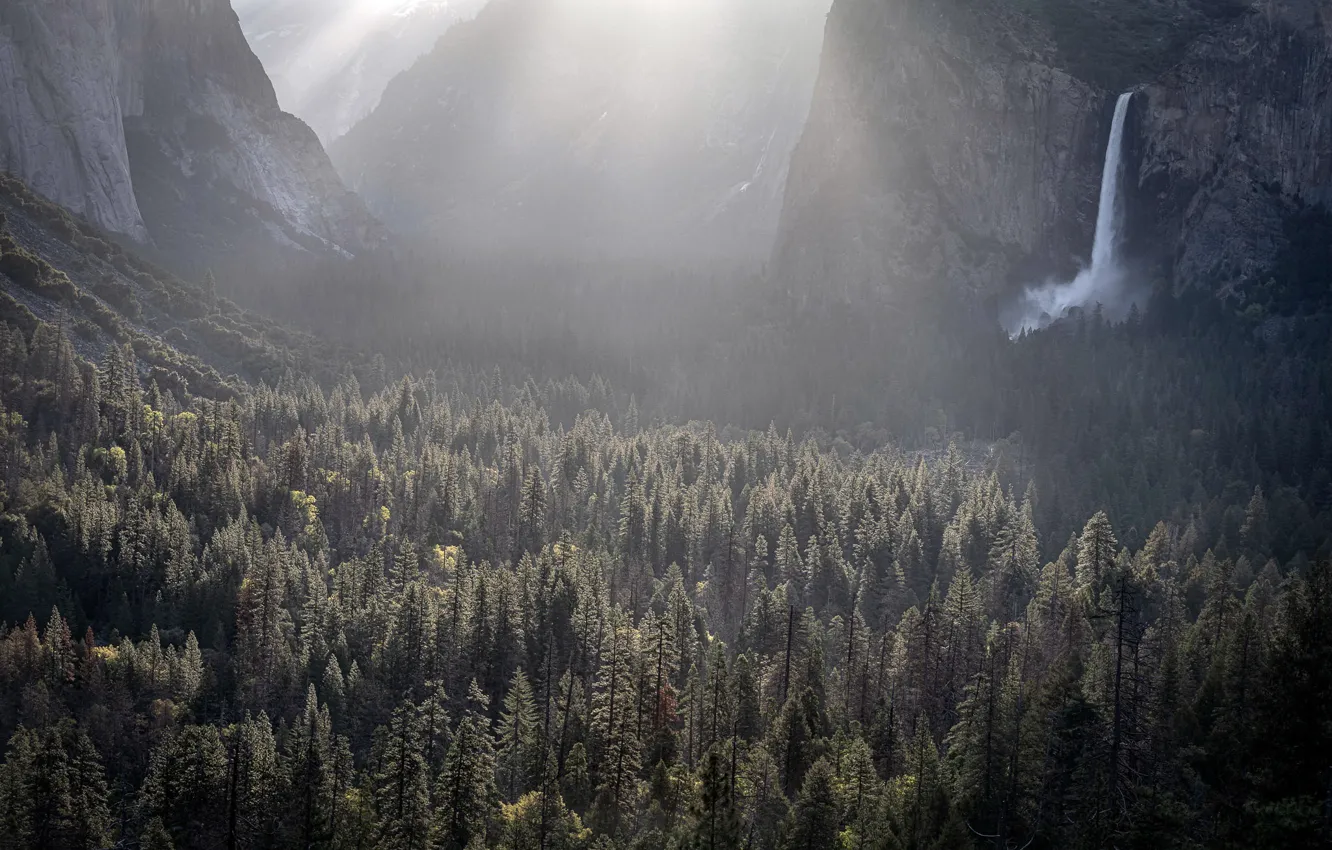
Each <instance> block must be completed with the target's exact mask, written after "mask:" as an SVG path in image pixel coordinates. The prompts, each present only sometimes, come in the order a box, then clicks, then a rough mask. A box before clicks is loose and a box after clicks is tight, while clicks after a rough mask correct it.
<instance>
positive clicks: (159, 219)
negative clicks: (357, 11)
mask: <svg viewBox="0 0 1332 850" xmlns="http://www.w3.org/2000/svg"><path fill="white" fill-rule="evenodd" d="M0 68H3V70H4V73H2V74H0V119H3V120H0V168H3V169H4V170H6V171H9V172H11V173H13V174H14V175H16V176H17V177H19V178H20V179H22V180H24V181H26V182H27V183H29V184H30V185H31V186H32V188H33V189H34V190H36V191H37V192H39V193H41V194H42V195H44V196H46V197H48V198H50V199H51V200H53V201H56V202H57V203H59V204H61V205H63V206H66V207H67V208H69V209H71V210H73V211H74V212H76V213H79V214H84V215H87V216H88V217H89V218H90V219H91V220H92V221H94V222H95V223H96V224H98V225H100V226H103V227H105V228H107V229H108V230H110V231H113V232H116V233H121V234H125V235H127V236H129V237H131V238H133V239H136V240H139V241H141V242H146V241H151V242H153V243H155V245H156V246H157V248H158V249H160V251H161V252H162V255H163V256H164V257H166V258H167V259H169V260H170V261H171V262H172V263H173V264H175V265H177V266H178V267H180V268H182V269H186V270H189V271H191V272H197V271H199V270H201V269H202V268H204V267H207V266H209V265H213V264H216V263H219V262H222V263H225V262H226V261H227V259H228V258H229V257H231V256H232V255H235V254H237V253H244V252H251V251H260V252H268V253H273V254H280V253H282V252H284V251H287V252H290V251H293V250H299V249H304V250H311V251H316V252H335V253H346V252H356V251H359V250H362V249H363V248H365V247H366V246H368V245H370V244H373V243H374V242H376V241H377V240H378V239H379V235H378V225H377V223H376V222H375V221H374V219H373V218H372V217H371V216H370V215H369V214H368V213H367V212H366V211H365V208H364V206H363V205H362V204H361V203H360V201H359V200H358V199H357V198H356V197H355V196H354V195H352V194H351V193H349V192H348V191H347V190H346V188H345V187H344V186H343V185H342V183H341V182H340V180H339V179H338V176H337V174H336V173H335V172H334V170H333V168H332V166H331V165H330V164H329V161H328V159H327V156H326V155H325V154H324V151H323V149H322V148H321V147H320V144H319V141H318V139H317V138H316V137H315V135H314V133H313V132H311V131H310V129H309V128H308V127H306V126H305V125H304V124H302V123H301V122H300V121H299V120H297V119H295V118H293V117H292V116H290V115H286V114H284V113H283V112H281V110H280V109H279V108H278V104H277V98H276V96H275V95H274V93H273V88H272V85H271V84H270V83H269V81H268V78H267V77H266V76H265V74H264V70H263V67H262V66H261V65H260V63H259V60H258V59H256V58H255V56H254V54H253V53H252V52H251V51H250V49H249V47H248V46H247V44H246V43H245V39H244V36H243V35H242V33H241V30H240V26H239V24H238V23H237V20H236V16H235V14H234V13H233V12H232V10H231V6H230V4H229V3H228V2H227V0H188V2H171V1H170V0H125V2H116V3H112V2H109V0H55V2H37V0H16V2H11V3H6V4H4V5H3V7H0Z"/></svg>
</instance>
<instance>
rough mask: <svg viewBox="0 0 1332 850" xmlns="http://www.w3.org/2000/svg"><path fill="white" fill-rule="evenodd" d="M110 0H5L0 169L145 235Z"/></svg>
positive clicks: (0, 25)
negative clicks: (127, 134) (132, 173)
mask: <svg viewBox="0 0 1332 850" xmlns="http://www.w3.org/2000/svg"><path fill="white" fill-rule="evenodd" d="M111 8H112V7H111V4H110V3H108V2H107V0H51V2H47V3H4V4H0V169H3V170H5V171H8V172H11V173H13V174H16V175H18V176H19V177H20V178H22V179H23V180H24V181H26V182H27V183H28V185H30V186H31V187H32V188H33V189H34V190H35V191H37V192H40V193H41V194H43V195H45V196H46V197H48V198H51V199H53V200H55V201H57V202H58V203H60V204H62V205H63V206H65V207H67V208H69V209H70V210H73V211H74V212H76V213H78V214H80V215H83V216H86V217H87V218H89V219H92V220H93V221H96V222H97V223H98V224H101V225H102V226H104V227H106V228H107V229H109V230H113V231H116V232H118V233H124V234H127V235H129V236H132V237H134V238H136V239H139V240H143V239H146V238H147V235H148V231H147V229H146V228H145V227H144V224H143V218H142V216H140V214H139V206H138V203H137V202H136V201H135V199H134V189H133V186H132V184H131V180H130V164H129V155H128V153H127V152H126V150H125V141H124V140H125V132H124V126H123V123H122V109H121V105H120V91H119V86H118V82H119V74H118V71H119V69H120V61H119V58H118V56H117V49H118V46H119V45H118V39H117V37H116V26H115V19H114V17H113V15H112V12H111Z"/></svg>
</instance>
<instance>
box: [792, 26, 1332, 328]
mask: <svg viewBox="0 0 1332 850" xmlns="http://www.w3.org/2000/svg"><path fill="white" fill-rule="evenodd" d="M1329 45H1332V5H1329V3H1327V2H1326V0H1264V2H1252V3H1250V2H1238V0H1237V2H1224V0H1223V2H1216V3H1202V2H1198V0H1151V2H1143V3H1116V2H1105V0H1097V2H1093V0H1028V2H1022V3H1012V2H999V0H975V2H967V3H962V2H959V0H894V2H884V0H836V2H835V3H834V6H833V9H832V12H831V13H830V17H829V25H828V32H827V36H826V42H825V48H824V56H823V64H822V68H821V71H820V77H819V82H818V85H817V87H816V91H815V95H814V103H813V106H812V108H811V115H810V119H809V122H808V124H807V126H806V128H805V132H804V135H803V137H802V139H801V142H800V144H799V145H798V147H797V150H796V153H795V156H794V158H793V162H792V170H791V177H790V180H789V181H788V186H787V195H786V203H785V208H784V212H783V219H782V228H781V233H780V235H779V238H778V244H777V248H776V250H775V254H774V270H775V272H776V275H777V278H778V279H779V280H780V281H781V282H782V284H783V285H784V286H786V287H788V288H790V289H793V290H795V291H807V292H808V291H816V290H817V291H820V292H830V293H832V294H833V295H834V297H838V298H853V297H861V295H864V294H868V295H870V296H871V297H876V298H884V299H887V300H890V301H892V300H896V299H899V298H902V297H911V296H913V295H915V294H919V293H921V292H938V291H943V292H947V293H949V297H950V298H951V299H952V300H953V301H954V302H959V303H963V304H967V305H971V306H975V307H977V309H978V310H980V311H981V312H988V311H989V310H990V309H991V307H990V306H985V305H987V303H988V304H990V305H992V303H993V302H994V301H995V300H996V299H1001V298H1006V297H1007V296H1008V294H1010V293H1012V292H1014V291H1016V290H1017V289H1019V288H1021V287H1023V286H1025V285H1028V284H1032V283H1036V282H1040V281H1043V280H1045V279H1048V278H1050V277H1051V276H1058V275H1061V274H1068V273H1070V272H1071V271H1073V270H1074V269H1075V268H1076V267H1077V266H1078V265H1080V264H1084V263H1086V262H1087V259H1088V256H1089V253H1090V247H1091V242H1092V233H1093V230H1094V228H1095V219H1096V208H1097V197H1098V187H1099V178H1100V171H1101V166H1102V163H1103V159H1104V154H1105V145H1106V140H1107V133H1108V129H1109V124H1110V118H1111V115H1112V112H1113V108H1114V103H1115V100H1116V98H1117V95H1118V94H1119V93H1120V92H1122V91H1124V90H1130V89H1131V90H1134V91H1136V92H1138V94H1137V96H1135V98H1134V101H1133V107H1132V111H1131V114H1130V118H1129V127H1128V132H1127V136H1126V148H1127V149H1126V154H1125V155H1126V162H1127V165H1128V167H1127V168H1126V171H1125V177H1124V181H1125V183H1126V186H1125V187H1124V193H1125V195H1126V197H1127V200H1126V207H1127V212H1128V217H1127V220H1128V226H1127V241H1126V245H1125V249H1124V252H1125V255H1126V257H1127V258H1128V261H1129V262H1131V263H1132V264H1133V267H1134V269H1135V274H1137V275H1138V276H1139V277H1141V278H1142V279H1143V281H1144V282H1145V283H1155V284H1160V283H1166V282H1168V283H1170V284H1171V285H1172V286H1173V289H1174V291H1176V292H1180V291H1183V290H1184V289H1187V288H1190V287H1203V288H1205V289H1207V290H1209V291H1216V292H1219V293H1225V294H1233V293H1239V294H1241V295H1243V293H1244V284H1246V283H1252V282H1254V281H1265V280H1268V279H1269V278H1270V277H1271V276H1272V275H1273V274H1277V275H1278V276H1279V275H1280V274H1281V269H1283V268H1286V269H1289V268H1292V266H1291V265H1290V264H1291V263H1292V262H1296V264H1297V265H1298V259H1299V258H1298V257H1293V254H1299V253H1300V252H1301V251H1303V250H1304V249H1305V248H1306V247H1307V246H1308V245H1309V244H1311V243H1317V242H1319V241H1320V239H1319V238H1318V237H1317V236H1316V235H1314V236H1311V235H1310V233H1311V229H1312V232H1314V233H1315V234H1316V233H1319V232H1321V233H1324V234H1325V235H1326V233H1328V232H1329V231H1328V230H1327V228H1326V224H1327V217H1326V210H1327V204H1328V201H1329V193H1330V192H1332V181H1330V180H1329V178H1330V177H1332V163H1330V162H1329V160H1330V158H1332V84H1330V76H1332V64H1329ZM1320 228H1321V229H1320ZM1322 241H1324V242H1325V241H1326V240H1325V239H1323V240H1322ZM1304 266H1306V267H1307V266H1308V263H1304Z"/></svg>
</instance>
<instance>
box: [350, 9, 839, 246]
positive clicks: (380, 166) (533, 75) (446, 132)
mask: <svg viewBox="0 0 1332 850" xmlns="http://www.w3.org/2000/svg"><path fill="white" fill-rule="evenodd" d="M827 7H828V0H678V2H671V3H662V2H660V0H617V2H615V3H601V2H589V0H540V2H532V0H492V2H491V3H490V4H489V5H488V6H486V8H485V9H483V10H482V11H481V12H480V13H479V14H478V15H477V17H476V18H475V20H473V21H470V22H467V23H463V24H459V25H457V26H456V27H454V28H453V29H451V30H450V31H449V32H448V33H447V34H446V35H445V36H444V38H442V39H441V40H440V43H439V45H438V46H437V47H436V48H435V49H434V50H433V51H432V52H431V53H430V54H429V55H427V56H426V57H423V58H422V60H421V61H420V62H418V63H417V64H416V65H415V66H414V67H413V68H412V69H411V70H410V71H408V72H406V73H404V74H402V75H401V76H399V77H398V78H397V79H395V80H394V81H393V82H392V83H391V84H390V85H389V87H388V90H387V91H386V92H385V93H384V97H383V99H382V100H381V102H380V104H379V106H378V108H377V109H376V110H375V111H374V112H373V113H372V114H371V115H370V116H369V117H367V118H366V119H365V120H364V121H362V122H361V123H360V124H359V125H357V126H356V127H355V128H354V129H353V130H352V131H351V132H350V133H348V134H347V135H346V136H345V137H343V138H342V139H341V140H339V141H338V142H336V143H335V144H334V145H333V146H332V147H331V149H330V152H331V154H332V156H333V159H334V162H335V163H336V164H337V166H338V169H339V171H340V172H341V173H342V175H343V177H344V178H345V179H346V180H347V181H348V182H349V183H350V184H351V186H352V187H353V188H355V189H356V190H357V192H359V193H360V194H361V195H362V196H363V197H364V198H365V199H366V201H367V203H368V204H369V205H370V206H371V209H372V210H374V212H375V213H376V214H377V215H379V216H381V217H382V218H383V219H384V220H385V221H386V222H388V223H389V224H390V225H391V226H393V227H394V228H395V230H400V231H402V232H406V233H412V232H417V233H428V234H429V235H430V238H431V240H432V241H433V240H443V242H444V244H445V245H446V246H447V247H448V248H449V249H450V250H451V251H452V252H453V253H455V254H456V253H467V254H472V255H477V254H482V255H495V254H499V255H504V256H513V255H515V254H520V255H523V256H526V257H534V256H535V257H553V258H580V259H589V258H608V259H614V260H633V261H638V260H648V261H653V262H669V263H673V264H674V263H686V264H694V263H703V262H716V261H725V262H728V263H750V264H754V265H758V264H761V263H762V262H764V261H765V260H766V259H767V257H768V254H769V252H770V251H771V246H772V242H773V238H774V235H775V233H776V228H777V221H778V217H779V215H780V210H781V199H782V191H783V187H784V185H785V181H786V174H787V167H788V163H789V158H790V153H791V150H792V148H794V146H795V142H796V140H797V139H798V137H799V133H800V128H801V126H802V124H803V121H804V119H805V116H806V113H807V111H808V107H809V100H810V97H811V94H812V90H813V84H814V78H815V75H816V73H817V64H818V53H819V47H820V42H821V37H820V32H821V26H820V24H821V22H822V18H823V15H824V14H825V12H826V10H827Z"/></svg>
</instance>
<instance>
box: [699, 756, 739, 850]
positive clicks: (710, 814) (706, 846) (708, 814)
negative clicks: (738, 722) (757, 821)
mask: <svg viewBox="0 0 1332 850" xmlns="http://www.w3.org/2000/svg"><path fill="white" fill-rule="evenodd" d="M727 759H728V756H726V755H724V754H723V753H722V750H721V747H720V745H719V746H715V747H713V748H711V749H710V750H708V754H707V756H706V757H705V758H704V759H703V765H702V769H701V770H700V772H699V783H700V785H701V786H702V787H701V790H700V794H699V798H698V804H697V806H696V809H695V812H694V830H693V838H692V840H691V842H690V846H691V847H692V848H694V850H731V849H732V848H735V847H737V846H739V842H740V821H739V818H738V816H737V813H736V810H735V805H734V798H733V794H732V790H731V789H732V786H733V782H732V777H731V775H730V769H729V768H728V767H727Z"/></svg>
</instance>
